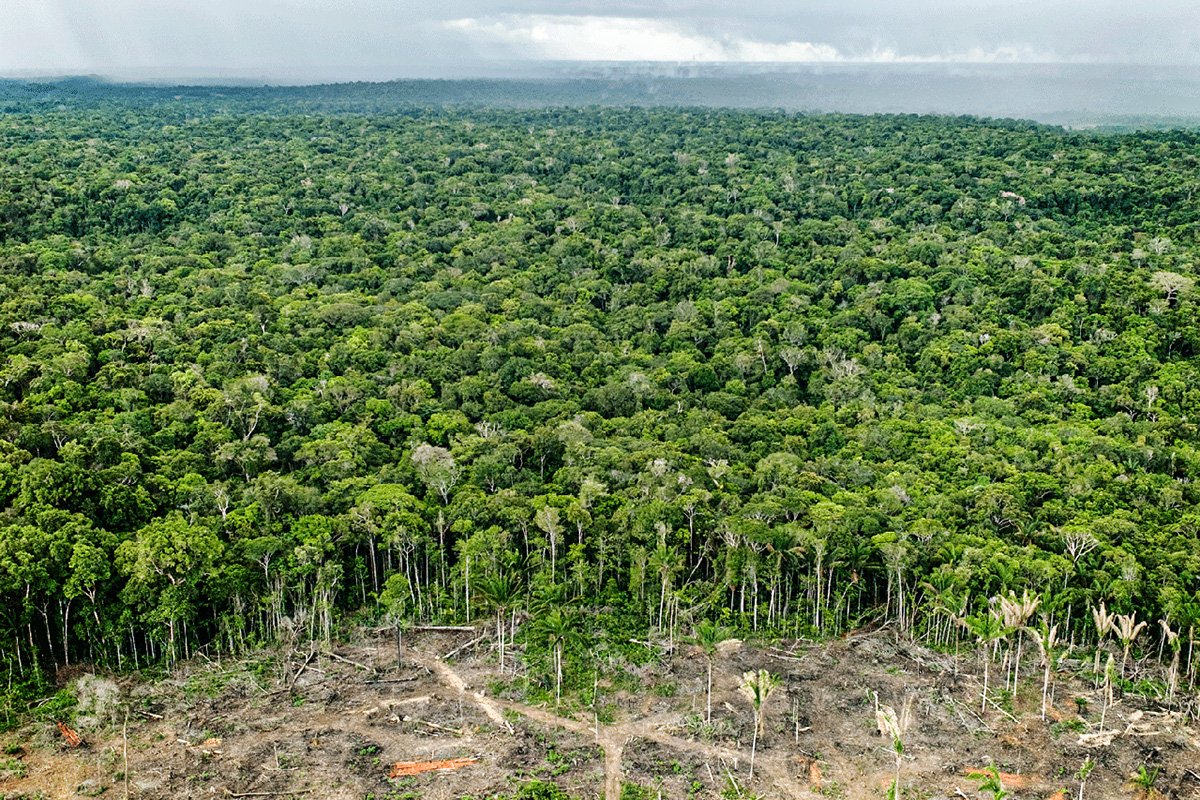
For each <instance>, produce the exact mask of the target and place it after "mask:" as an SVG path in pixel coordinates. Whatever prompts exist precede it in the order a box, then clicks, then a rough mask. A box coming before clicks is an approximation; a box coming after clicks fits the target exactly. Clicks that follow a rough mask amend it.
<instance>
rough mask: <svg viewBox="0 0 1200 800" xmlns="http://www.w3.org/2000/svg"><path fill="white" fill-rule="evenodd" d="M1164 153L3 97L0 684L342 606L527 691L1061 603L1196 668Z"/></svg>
mask: <svg viewBox="0 0 1200 800" xmlns="http://www.w3.org/2000/svg"><path fill="white" fill-rule="evenodd" d="M1198 167H1200V135H1197V134H1193V133H1188V132H1181V131H1174V132H1156V133H1134V134H1126V135H1120V136H1115V135H1114V136H1099V135H1082V134H1071V133H1067V132H1064V131H1062V130H1059V129H1055V128H1049V127H1042V126H1037V125H1034V124H1031V123H1018V122H997V121H984V120H978V119H968V118H958V119H953V118H933V117H901V116H895V117H885V116H877V117H853V116H803V115H799V116H797V115H787V114H781V113H780V114H769V113H741V112H732V111H712V110H653V109H641V110H629V109H626V110H616V109H611V110H600V109H592V110H556V109H544V110H508V111H502V110H490V111H489V110H483V109H475V110H472V109H456V110H435V109H428V110H416V109H407V110H404V109H397V110H395V111H393V112H388V113H385V112H383V111H372V112H371V113H364V114H352V113H321V114H299V113H289V111H288V108H287V104H286V103H284V102H276V101H270V102H268V101H264V103H263V108H262V109H260V110H246V109H242V110H233V111H231V110H230V109H228V108H227V107H225V106H223V105H222V104H221V102H220V101H219V100H212V101H211V102H210V101H206V100H203V99H192V100H190V101H187V102H180V103H172V102H171V101H170V100H163V101H162V102H157V103H130V104H119V103H114V104H113V105H111V106H110V107H108V108H104V107H100V106H96V107H94V108H86V109H75V110H65V109H55V108H46V107H42V106H40V105H37V106H36V107H33V106H30V107H27V106H24V105H22V103H21V102H20V101H10V102H8V104H7V106H6V110H5V112H4V113H3V114H2V115H0V323H2V324H0V350H2V353H3V357H2V358H0V454H2V456H3V457H2V460H0V507H2V509H3V511H2V513H0V658H2V659H3V661H4V663H3V665H2V666H0V669H2V670H4V672H2V673H0V674H2V675H4V676H6V681H5V686H6V687H7V688H8V689H9V690H10V691H12V692H14V693H15V692H16V691H18V690H19V689H20V688H21V687H22V686H30V685H32V686H35V687H36V686H38V685H41V684H39V683H38V681H41V680H44V677H43V676H45V675H47V674H49V673H50V672H52V670H53V668H54V667H55V666H56V665H62V664H68V663H77V662H87V663H91V664H97V665H101V666H104V667H111V668H122V669H129V668H145V667H147V666H148V665H161V664H164V663H170V662H171V661H172V660H175V659H179V658H185V657H188V656H190V655H192V654H194V653H195V652H196V651H197V650H199V649H203V650H204V651H205V652H207V653H209V654H213V653H229V652H240V651H244V650H245V649H247V648H251V647H254V646H257V645H259V644H262V643H267V642H272V641H279V640H281V639H282V640H295V639H304V638H307V637H313V638H328V637H331V636H336V635H337V633H338V630H339V629H340V628H341V627H342V626H343V625H346V624H349V623H350V622H352V621H357V622H369V623H371V624H387V625H391V624H393V623H399V624H408V623H412V622H417V621H438V622H465V621H476V622H486V621H487V620H491V621H492V622H491V623H490V624H491V625H492V626H493V627H497V628H498V630H499V638H500V639H501V642H503V640H504V639H505V638H506V637H508V638H510V639H512V638H515V640H516V642H515V643H516V644H517V645H521V644H524V643H526V642H528V643H529V646H530V647H531V648H536V647H539V646H541V647H546V648H549V649H550V650H552V651H553V654H554V655H555V656H558V657H561V656H564V655H565V658H566V661H567V664H568V670H567V671H568V681H569V680H570V677H569V674H570V669H569V665H570V662H571V661H572V658H573V657H574V656H573V655H572V654H573V653H582V652H584V650H585V649H588V650H595V649H596V648H603V647H604V646H606V645H605V644H604V643H605V642H608V641H612V642H625V641H627V639H628V638H631V637H637V638H641V639H644V638H646V637H647V636H649V637H652V638H654V639H656V640H658V641H672V640H675V641H678V640H679V639H681V638H683V637H688V636H692V635H694V632H695V630H696V627H697V626H700V627H705V626H703V625H701V623H703V622H716V623H720V624H721V625H724V626H727V627H729V628H730V629H736V630H738V631H740V632H741V633H742V634H743V635H747V636H752V635H761V636H764V637H783V636H787V637H794V636H806V637H826V636H832V635H837V634H839V633H841V632H844V631H846V630H848V629H851V628H853V627H856V626H861V625H865V624H874V625H884V624H887V625H893V626H895V628H896V630H897V632H899V633H901V634H903V635H911V636H914V637H920V638H922V639H924V640H925V641H928V642H930V643H931V644H933V645H935V646H944V647H956V646H960V645H961V646H962V647H968V646H971V645H972V644H973V643H974V642H975V641H976V640H979V641H984V642H988V641H992V640H994V639H996V638H997V637H1000V636H1003V635H1005V633H1006V632H1011V630H1013V629H1015V627H1016V626H1017V625H1020V624H1028V625H1030V626H1034V625H1037V624H1040V625H1041V626H1042V627H1043V629H1044V630H1047V631H1048V629H1049V627H1050V626H1051V625H1057V626H1058V637H1059V639H1060V640H1063V641H1067V642H1074V643H1075V644H1079V645H1083V644H1087V643H1091V642H1094V641H1095V639H1096V620H1095V618H1094V614H1093V610H1094V609H1096V608H1097V607H1098V606H1099V605H1100V604H1101V603H1104V604H1105V608H1107V609H1108V610H1109V611H1111V612H1113V613H1115V614H1122V615H1135V617H1131V618H1128V619H1135V620H1138V621H1145V622H1147V623H1149V625H1150V626H1151V627H1150V628H1149V629H1147V630H1145V631H1144V632H1141V634H1140V636H1139V635H1135V636H1134V637H1132V638H1131V639H1130V641H1129V642H1127V643H1125V644H1126V649H1127V651H1128V650H1129V649H1132V653H1133V654H1134V655H1137V654H1138V653H1141V652H1147V653H1151V654H1155V653H1158V654H1163V657H1164V663H1165V660H1166V659H1168V658H1169V654H1170V652H1175V653H1176V654H1180V653H1181V654H1182V655H1181V658H1182V661H1180V657H1176V659H1175V662H1176V663H1175V665H1174V667H1173V669H1176V670H1181V671H1182V672H1180V675H1186V676H1187V677H1188V678H1189V679H1190V680H1194V677H1195V670H1194V669H1193V664H1192V658H1191V656H1192V652H1191V650H1192V647H1191V641H1192V639H1193V633H1192V632H1193V628H1194V626H1195V625H1196V624H1197V623H1198V622H1200V591H1198V590H1200V582H1198V579H1197V574H1198V572H1200V543H1198V541H1197V531H1198V529H1200V515H1198V514H1197V513H1196V512H1195V510H1194V509H1195V506H1196V504H1197V501H1198V500H1200V496H1198V491H1197V487H1196V485H1195V484H1194V483H1193V478H1194V476H1195V475H1196V474H1197V469H1198V467H1200V458H1198V454H1197V443H1198V431H1197V421H1196V419H1195V417H1194V415H1195V414H1196V408H1197V405H1198V401H1200V381H1198V380H1197V367H1198V365H1200V362H1198V353H1200V327H1198V326H1197V313H1196V312H1197V297H1196V295H1195V293H1194V278H1195V273H1196V256H1197V253H1200V243H1198V242H1197V237H1196V230H1197V223H1198V222H1200V210H1198V208H1197V205H1196V200H1195V198H1194V197H1193V193H1194V191H1195V190H1196V189H1197V187H1198V185H1200V177H1198V175H1200V171H1198ZM1026 592H1028V593H1029V595H1030V597H1031V598H1032V599H1033V600H1036V601H1037V602H1038V603H1039V605H1038V606H1037V608H1036V612H1037V614H1034V613H1032V612H1033V611H1034V609H1033V608H1031V607H1030V606H1032V604H1033V600H1031V602H1030V603H1029V604H1027V605H1026V608H1027V611H1028V612H1030V613H1025V614H1024V616H1023V617H1022V618H1021V619H1019V620H1017V621H1016V622H1014V621H1013V620H1012V619H1010V617H1011V616H1012V615H1011V614H1009V613H1002V612H1007V611H1009V610H1011V607H1012V606H1013V605H1014V603H1013V599H1014V598H1019V597H1021V596H1023V595H1024V594H1025V593H1026ZM1001 598H1004V599H1006V602H1005V603H1003V604H1002V603H1001V602H1000V599H1001ZM1017 605H1019V604H1017ZM1002 606H1003V608H1002ZM1038 615H1041V617H1040V618H1041V620H1042V621H1041V622H1040V623H1038V622H1037V620H1038V619H1039V616H1038ZM1018 616H1021V615H1020V614H1018ZM523 620H530V621H529V622H528V623H527V624H521V622H522V621H523ZM1159 620H1162V623H1161V624H1160V623H1159V622H1158V621H1159ZM960 623H961V624H960ZM1105 627H1107V626H1101V628H1102V629H1103V628H1105ZM539 643H540V644H539ZM501 646H502V647H503V644H502V643H501ZM614 646H615V645H614ZM1164 651H1165V653H1164ZM502 657H503V656H502ZM555 660H556V661H557V660H558V659H557V658H556V659H555ZM590 680H591V678H590V675H589V677H588V681H589V682H590ZM31 682H32V683H31ZM1173 688H1174V687H1173V686H1172V690H1173Z"/></svg>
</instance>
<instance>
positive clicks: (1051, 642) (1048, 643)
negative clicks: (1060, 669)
mask: <svg viewBox="0 0 1200 800" xmlns="http://www.w3.org/2000/svg"><path fill="white" fill-rule="evenodd" d="M1024 630H1025V632H1026V633H1028V634H1029V635H1030V636H1031V637H1033V641H1034V643H1035V644H1037V646H1038V652H1039V654H1040V655H1041V664H1042V721H1043V722H1045V720H1046V702H1047V696H1048V695H1049V693H1050V670H1051V669H1053V668H1054V647H1055V645H1057V644H1058V625H1051V624H1050V617H1049V616H1047V615H1046V614H1042V624H1041V625H1040V626H1039V627H1037V628H1030V627H1025V628H1024Z"/></svg>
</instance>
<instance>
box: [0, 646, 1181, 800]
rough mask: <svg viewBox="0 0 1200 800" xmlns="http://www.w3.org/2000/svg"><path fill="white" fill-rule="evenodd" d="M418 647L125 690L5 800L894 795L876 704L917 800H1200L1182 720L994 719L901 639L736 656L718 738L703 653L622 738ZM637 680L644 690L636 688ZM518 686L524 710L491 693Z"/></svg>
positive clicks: (458, 660) (34, 765) (959, 682)
mask: <svg viewBox="0 0 1200 800" xmlns="http://www.w3.org/2000/svg"><path fill="white" fill-rule="evenodd" d="M409 638H410V640H411V641H412V643H413V644H412V645H411V646H410V648H409V649H408V651H407V652H406V654H405V661H404V663H403V664H402V665H398V664H397V662H396V655H395V651H394V649H393V648H392V647H391V646H390V645H389V640H388V638H387V637H386V636H380V637H379V638H377V639H376V638H372V637H371V636H365V637H364V638H363V639H361V640H359V641H356V642H352V643H343V644H340V645H338V646H337V647H336V648H334V649H333V650H332V651H327V652H331V653H332V655H329V654H327V653H323V652H317V653H313V654H312V657H311V658H309V655H310V652H311V651H310V650H308V649H307V648H305V649H301V650H296V651H293V652H291V653H283V652H280V653H275V654H264V655H263V657H262V658H261V659H258V660H254V659H249V660H241V661H225V662H223V663H216V662H207V661H194V662H191V663H189V664H187V665H185V666H183V667H181V668H180V669H178V670H176V672H175V673H174V675H173V676H172V677H171V678H170V679H166V680H158V681H149V680H138V679H135V678H128V677H127V678H122V679H120V683H121V689H122V695H123V696H124V697H125V698H126V699H127V700H128V706H129V707H130V708H132V709H133V711H132V712H131V713H130V714H129V716H128V721H127V722H125V721H124V720H123V719H117V720H116V721H115V722H114V721H112V718H111V717H110V719H109V721H106V722H103V723H100V724H98V726H97V727H95V728H94V729H92V730H86V729H81V731H80V732H81V733H82V734H83V735H84V738H85V739H86V741H87V743H88V744H87V746H86V747H84V748H79V749H70V748H67V747H66V746H65V745H64V743H63V742H62V739H61V736H60V735H59V734H58V732H57V730H56V729H55V728H54V725H53V723H51V722H38V723H31V724H29V725H27V726H26V727H25V728H23V729H21V730H19V731H16V732H14V733H12V734H8V735H6V736H5V737H0V744H2V745H3V746H5V747H6V748H8V749H9V750H11V751H13V753H14V755H11V756H4V757H3V758H6V759H10V762H9V763H10V766H12V763H11V762H12V760H15V761H17V762H20V765H21V766H20V768H19V769H15V770H13V769H10V770H9V771H8V772H5V771H3V770H0V798H4V799H5V800H8V799H9V798H11V799H13V800H15V799H16V798H37V797H42V798H78V797H107V798H114V797H116V798H125V797H126V796H128V797H130V798H138V799H139V800H168V798H169V799H170V800H174V799H175V798H189V797H196V798H201V797H279V798H289V797H294V798H330V800H342V799H343V798H344V799H345V800H351V799H353V800H363V799H365V798H374V799H375V800H384V799H385V798H390V799H391V800H400V799H401V798H429V800H449V799H450V798H463V797H474V798H485V797H490V796H493V795H496V794H507V793H511V792H513V791H515V790H516V788H517V787H519V786H520V785H521V783H523V782H524V781H527V780H530V779H533V778H539V779H542V780H550V781H554V782H555V783H557V784H558V785H559V786H561V787H562V788H563V789H564V790H566V791H567V792H569V793H571V794H573V795H576V796H579V797H582V798H601V797H603V798H605V800H618V798H619V797H620V795H621V791H622V787H623V786H624V785H625V784H627V783H636V784H638V785H640V786H642V787H645V788H646V789H648V790H649V792H650V795H649V796H651V797H661V798H689V797H694V798H713V797H719V796H720V795H721V793H722V792H723V791H725V790H727V789H729V787H730V786H731V784H732V782H734V781H736V784H737V787H738V791H740V792H743V793H745V794H744V795H743V796H749V795H757V796H759V797H762V798H816V797H827V798H846V799H847V800H858V799H859V798H864V799H865V798H881V797H884V796H886V793H887V787H888V786H889V785H890V782H891V780H892V778H893V776H894V774H895V769H896V763H895V758H894V755H893V752H892V749H891V743H890V742H889V741H887V740H885V739H883V738H882V737H881V736H880V734H879V732H878V730H877V728H876V722H875V713H874V699H873V696H872V693H877V695H878V699H879V702H880V703H885V704H888V705H891V706H893V707H894V708H896V709H897V710H900V711H902V712H903V710H904V709H906V708H907V710H908V713H907V714H904V713H901V716H902V717H907V727H906V729H905V733H904V744H905V748H904V756H903V758H902V761H901V765H900V780H901V786H902V789H903V793H902V796H903V797H904V798H913V799H914V800H916V799H920V800H937V799H938V798H962V797H966V798H971V799H972V800H973V799H974V798H982V797H985V795H983V794H981V793H980V792H979V791H978V790H977V786H978V783H979V782H978V781H977V780H972V779H970V778H969V777H968V774H969V773H970V772H972V771H975V770H978V769H980V768H983V767H985V766H987V765H989V764H994V765H996V767H997V768H998V769H999V770H1001V771H1002V772H1003V773H1004V781H1005V785H1006V788H1007V789H1008V790H1009V791H1010V793H1011V794H1010V796H1011V797H1013V798H1016V799H1017V800H1023V799H1024V798H1042V799H1043V800H1046V799H1048V798H1054V797H1056V796H1059V797H1062V796H1065V797H1070V798H1075V797H1078V796H1079V781H1078V780H1077V778H1076V777H1075V775H1076V773H1077V771H1078V770H1079V768H1080V766H1081V764H1082V763H1083V762H1084V760H1085V759H1087V758H1090V759H1093V760H1094V761H1095V762H1097V766H1096V768H1095V770H1094V771H1093V772H1092V774H1091V776H1090V777H1089V778H1088V781H1087V784H1086V786H1085V787H1084V795H1083V796H1084V797H1085V798H1105V799H1107V798H1126V797H1128V798H1136V797H1145V796H1146V794H1145V792H1143V791H1142V790H1140V789H1135V787H1134V785H1133V783H1132V782H1131V780H1130V778H1131V776H1132V775H1133V774H1134V773H1135V772H1136V771H1137V768H1138V767H1139V766H1140V765H1146V766H1147V767H1148V768H1152V769H1158V770H1160V772H1159V778H1158V781H1157V783H1156V784H1155V789H1156V794H1155V796H1159V797H1166V798H1200V729H1198V728H1197V727H1196V726H1195V725H1194V724H1193V723H1190V722H1189V721H1188V720H1186V719H1184V718H1183V717H1182V716H1181V715H1178V714H1170V713H1166V712H1164V711H1163V710H1162V709H1160V708H1158V707H1156V706H1155V705H1154V704H1153V703H1150V702H1149V701H1145V700H1142V699H1140V698H1135V697H1125V698H1120V699H1118V701H1117V702H1116V704H1115V705H1114V706H1113V707H1111V708H1108V709H1107V711H1106V713H1105V718H1104V726H1103V729H1101V727H1100V716H1101V706H1102V705H1103V703H1102V695H1101V692H1100V691H1099V690H1097V689H1096V687H1094V686H1093V685H1092V684H1090V683H1086V682H1082V681H1079V680H1077V679H1074V678H1072V677H1070V676H1069V675H1067V674H1060V675H1058V676H1056V679H1055V683H1054V692H1053V699H1054V702H1053V703H1052V705H1051V708H1050V709H1049V712H1048V714H1047V719H1046V720H1045V721H1043V720H1042V719H1041V716H1040V694H1041V681H1040V675H1033V674H1032V672H1031V673H1030V674H1029V675H1027V676H1026V678H1025V680H1024V681H1023V682H1022V684H1021V685H1020V686H1019V687H1018V692H1017V697H1016V698H1015V700H1011V699H1010V698H1011V695H1004V696H1003V698H1004V702H1003V703H1001V704H998V705H993V706H989V707H988V709H987V710H986V712H982V713H981V710H980V688H981V682H982V681H981V678H980V676H979V675H977V674H976V668H977V667H978V666H979V664H978V662H977V661H976V660H974V659H970V658H964V659H954V658H952V657H949V656H946V655H942V654H937V653H934V652H931V651H929V650H926V649H924V648H922V647H920V646H918V645H915V644H912V643H909V642H906V641H899V640H897V639H896V637H895V636H894V635H891V634H889V633H888V632H886V631H884V632H877V633H872V634H868V635H860V636H851V637H847V638H844V639H841V640H838V641H835V642H832V643H828V644H823V645H810V644H803V643H797V644H795V645H794V646H791V647H788V648H783V647H767V648H757V647H743V648H741V649H739V650H736V651H734V652H731V653H726V654H724V655H723V656H722V657H721V658H720V659H719V660H718V663H717V664H716V667H715V669H714V672H713V720H712V722H713V724H712V726H710V727H709V728H708V729H707V730H705V729H704V726H703V725H702V724H701V723H702V721H703V718H704V707H705V694H704V692H705V688H704V687H705V662H704V659H703V657H702V656H701V655H699V654H698V653H696V652H694V651H692V650H690V649H689V648H686V647H684V648H679V649H677V650H676V651H675V652H674V653H671V654H664V655H662V656H661V657H660V658H659V659H658V660H657V662H655V663H651V664H650V665H649V666H642V667H632V666H630V667H627V668H624V669H618V670H616V671H623V672H626V673H633V674H634V676H635V677H636V680H633V679H632V678H631V677H630V676H629V675H626V676H624V678H623V679H622V680H619V681H617V680H613V679H612V678H613V675H608V676H607V678H608V679H607V680H605V679H603V678H602V679H601V680H600V690H601V695H602V700H603V703H604V704H605V705H606V707H607V708H608V709H610V710H611V711H610V713H606V718H608V717H615V718H613V719H612V720H611V722H610V723H609V724H601V723H599V722H598V721H597V718H596V716H595V715H594V714H593V713H592V712H591V711H590V710H588V709H580V708H579V707H578V706H577V705H572V704H570V703H566V704H564V706H563V707H562V708H560V709H559V710H558V711H556V710H555V708H554V707H553V704H552V703H551V704H549V705H548V706H546V705H542V706H535V705H531V704H529V703H527V702H524V700H523V699H522V696H521V693H520V692H519V691H518V689H517V687H518V686H519V681H518V682H514V681H513V679H512V678H511V677H504V678H501V677H500V676H499V674H498V672H497V667H496V663H495V654H494V652H492V651H491V650H489V649H488V647H487V643H486V642H483V643H481V644H480V645H478V647H477V648H475V649H467V650H465V651H463V652H462V653H460V654H458V655H457V656H456V657H455V658H453V659H450V660H447V659H445V658H444V655H445V654H446V653H448V652H450V651H452V650H455V649H456V648H458V647H459V646H460V645H462V644H463V643H464V642H466V641H468V640H469V639H471V638H472V636H471V635H470V634H469V633H467V634H453V633H422V634H416V635H413V636H410V637H409ZM269 656H270V657H269ZM760 668H762V669H768V670H770V671H772V672H773V673H775V674H776V675H778V676H780V678H781V683H780V686H779V688H778V689H777V690H776V692H775V693H774V695H772V696H771V698H770V700H769V702H768V705H767V709H766V715H765V720H766V724H765V733H764V735H763V736H762V737H761V738H760V740H759V743H758V744H759V746H758V751H757V753H756V756H755V760H754V777H753V780H751V779H749V768H750V749H751V748H750V744H751V734H752V731H753V727H752V726H753V721H752V715H751V710H750V707H749V705H748V704H747V702H746V701H745V699H744V698H743V697H742V696H741V695H740V694H739V692H738V691H737V686H738V683H739V681H740V678H741V675H742V673H743V672H745V671H747V670H756V669H760ZM999 673H1000V670H999V669H998V668H994V669H993V675H992V679H993V687H997V688H1002V682H1003V677H1002V676H1000V675H999ZM497 681H501V683H498V682H497ZM506 684H507V686H506ZM630 685H636V686H637V687H638V688H637V689H636V690H635V689H630V688H617V687H628V686H630ZM505 686H506V688H503V691H501V692H500V694H501V695H502V696H493V694H492V693H491V692H489V691H488V688H489V687H492V688H497V687H505ZM996 696H997V698H1000V697H1002V695H1000V694H997V695H996ZM1077 698H1081V699H1082V700H1084V701H1085V702H1083V703H1079V702H1077V700H1076V699H1077ZM122 713H123V712H122ZM115 716H120V715H115ZM126 758H127V761H128V776H127V777H126V775H125V771H126V770H125V764H126ZM461 758H474V759H478V761H476V762H474V763H471V764H469V765H466V766H462V767H460V768H457V769H454V770H448V771H429V772H422V773H420V774H416V775H412V776H409V777H403V778H396V779H389V778H388V774H389V772H390V771H391V768H392V765H393V764H394V763H395V762H398V761H434V760H449V759H461ZM3 763H4V762H3V761H0V764H3ZM19 772H23V773H24V774H23V775H22V776H20V777H17V773H19ZM1059 792H1063V793H1064V794H1063V795H1058V794H1057V793H1059Z"/></svg>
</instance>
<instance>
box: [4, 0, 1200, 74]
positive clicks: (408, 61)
mask: <svg viewBox="0 0 1200 800" xmlns="http://www.w3.org/2000/svg"><path fill="white" fill-rule="evenodd" d="M591 61H666V62H731V63H743V62H792V63H795V62H805V63H810V62H816V63H823V64H836V63H845V62H870V63H884V64H892V63H943V62H950V63H1014V62H1018V63H1028V62H1033V63H1094V62H1102V63H1130V64H1150V65H1165V64H1180V65H1190V66H1197V65H1200V0H1140V1H1139V0H886V1H885V0H689V1H685V0H660V2H650V1H649V0H608V1H607V2H602V1H601V0H508V1H507V2H485V1H484V0H437V1H436V2H429V0H423V1H421V2H417V1H416V0H0V75H6V76H30V75H57V74H101V75H107V76H112V77H127V78H128V77H133V78H139V77H156V76H157V77H170V78H184V77H187V78H196V77H224V78H239V77H240V78H247V79H263V80H270V81H278V82H307V81H334V80H390V79H395V78H405V77H465V76H489V75H502V74H512V73H514V72H520V71H522V70H537V69H538V68H540V67H542V66H544V65H548V64H556V63H559V62H591Z"/></svg>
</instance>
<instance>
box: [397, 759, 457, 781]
mask: <svg viewBox="0 0 1200 800" xmlns="http://www.w3.org/2000/svg"><path fill="white" fill-rule="evenodd" d="M477 761H479V759H478V758H448V759H443V760H441V761H397V762H396V763H395V764H393V765H392V771H391V773H390V774H389V775H388V777H389V778H403V777H406V776H408V775H419V774H421V773H422V772H449V771H451V770H455V769H462V768H463V767H469V766H471V765H472V764H474V763H476V762H477Z"/></svg>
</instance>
